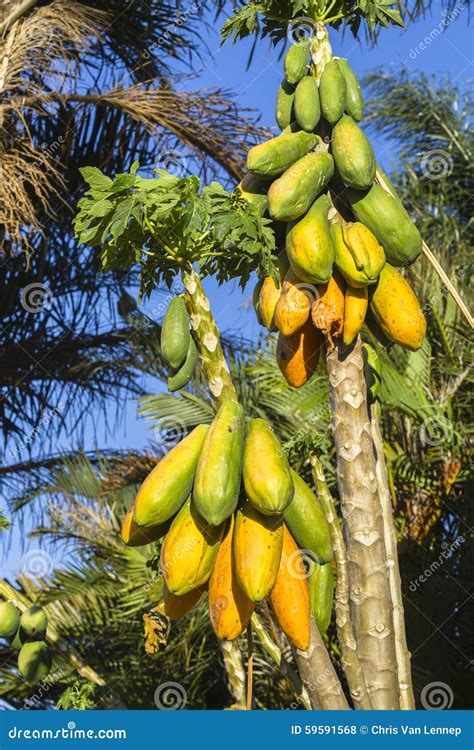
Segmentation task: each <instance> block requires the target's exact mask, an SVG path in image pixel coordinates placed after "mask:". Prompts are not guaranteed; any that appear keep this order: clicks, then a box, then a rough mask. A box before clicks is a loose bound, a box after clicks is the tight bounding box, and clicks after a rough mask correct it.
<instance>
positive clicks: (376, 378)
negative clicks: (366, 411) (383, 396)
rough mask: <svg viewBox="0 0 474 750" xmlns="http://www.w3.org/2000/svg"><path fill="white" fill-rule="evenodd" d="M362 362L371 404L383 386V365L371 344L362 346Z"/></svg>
mask: <svg viewBox="0 0 474 750" xmlns="http://www.w3.org/2000/svg"><path fill="white" fill-rule="evenodd" d="M362 361H363V363H364V377H365V382H366V385H367V396H368V399H369V403H373V402H374V401H375V399H376V398H377V396H378V395H379V391H380V386H381V385H382V365H381V363H380V359H379V355H378V354H377V352H376V351H375V349H374V348H373V347H372V346H370V344H366V343H364V344H362Z"/></svg>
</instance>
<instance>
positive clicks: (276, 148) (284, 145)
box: [247, 130, 319, 177]
mask: <svg viewBox="0 0 474 750" xmlns="http://www.w3.org/2000/svg"><path fill="white" fill-rule="evenodd" d="M318 142H319V137H318V136H317V135H314V134H313V133H305V132H304V130H299V131H298V132H296V133H291V132H290V133H280V135H277V136H276V138H270V140H268V141H265V142H264V143H259V144H258V145H257V146H253V147H252V148H251V149H250V151H249V152H248V154H247V169H248V171H249V172H253V173H254V174H256V175H260V176H262V177H277V176H278V175H280V174H282V173H283V172H284V171H285V170H286V169H288V168H289V167H291V165H292V164H294V163H295V161H298V159H301V158H302V157H303V156H305V155H306V154H307V153H308V152H309V151H311V150H312V149H313V148H314V147H315V146H316V144H317V143H318Z"/></svg>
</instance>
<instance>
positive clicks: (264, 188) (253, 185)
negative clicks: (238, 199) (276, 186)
mask: <svg viewBox="0 0 474 750" xmlns="http://www.w3.org/2000/svg"><path fill="white" fill-rule="evenodd" d="M237 188H238V190H239V191H240V194H241V196H242V198H245V200H246V201H247V203H250V204H251V205H252V206H254V207H255V208H256V209H257V211H258V213H259V214H260V216H263V214H264V213H265V211H266V210H267V192H268V183H265V182H264V181H263V180H261V179H259V178H258V177H256V176H255V175H254V174H246V175H245V177H244V178H243V180H241V181H240V182H239V184H238V185H237Z"/></svg>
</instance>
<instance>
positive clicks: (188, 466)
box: [133, 424, 209, 526]
mask: <svg viewBox="0 0 474 750" xmlns="http://www.w3.org/2000/svg"><path fill="white" fill-rule="evenodd" d="M208 429H209V427H208V425H207V424H200V425H198V426H197V427H195V428H194V430H193V431H192V432H190V433H189V435H187V436H186V437H185V438H184V440H182V441H181V442H180V443H179V444H178V445H176V446H175V447H174V448H172V449H171V450H170V451H169V453H167V454H166V456H163V458H162V459H161V461H160V462H159V463H158V464H157V465H156V466H155V468H154V469H153V471H151V472H150V474H149V475H148V476H147V478H146V479H145V481H144V482H143V484H142V486H141V487H140V489H139V490H138V494H137V497H136V499H135V504H134V515H133V518H134V521H135V523H136V524H137V526H155V525H157V524H161V523H164V522H165V521H167V520H168V519H169V518H171V516H173V515H174V514H175V513H176V511H177V510H179V508H180V507H181V506H182V504H183V503H184V501H185V500H186V498H187V497H188V495H189V493H190V492H191V489H192V486H193V482H194V475H195V473H196V466H197V462H198V458H199V453H200V452H201V447H202V444H203V442H204V438H205V437H206V434H207V431H208Z"/></svg>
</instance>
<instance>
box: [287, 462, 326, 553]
mask: <svg viewBox="0 0 474 750" xmlns="http://www.w3.org/2000/svg"><path fill="white" fill-rule="evenodd" d="M291 477H292V479H293V485H294V487H295V492H294V495H293V500H292V501H291V503H290V504H289V506H288V508H287V509H286V511H285V523H286V525H287V526H288V528H289V530H290V531H291V533H292V535H293V537H294V538H295V539H296V541H297V542H298V546H299V547H300V548H301V549H303V550H306V551H307V552H308V553H309V554H310V557H311V558H312V559H314V560H316V561H317V562H318V563H321V564H322V563H327V562H330V561H331V560H332V558H333V555H334V552H333V548H332V541H331V532H330V529H329V525H328V522H327V520H326V514H325V513H324V510H323V508H322V506H321V503H320V502H319V500H318V498H317V496H316V495H315V494H314V492H313V491H312V489H311V488H310V487H308V485H307V484H306V482H305V481H304V479H301V477H300V476H299V475H298V474H297V473H296V471H293V469H291Z"/></svg>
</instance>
